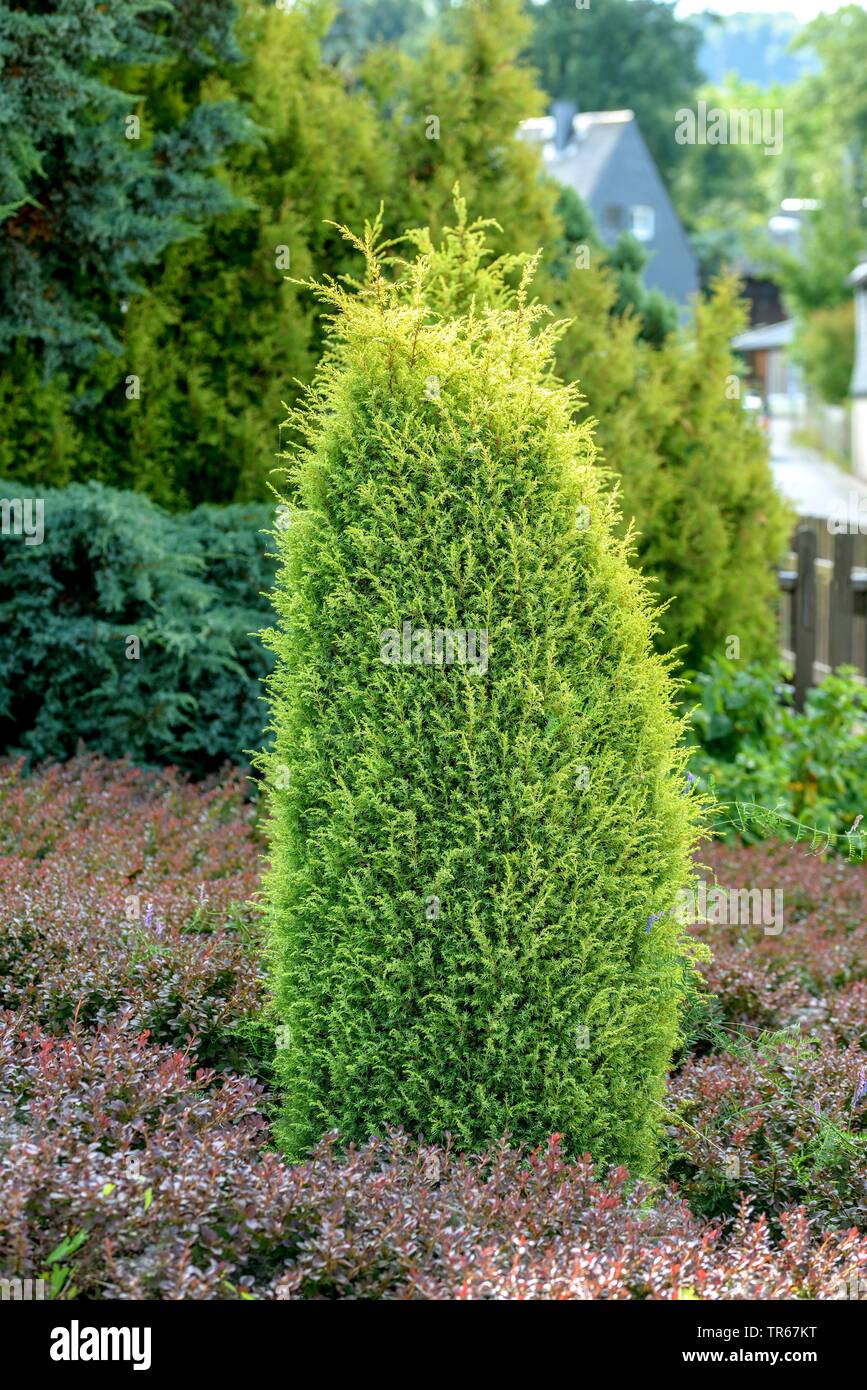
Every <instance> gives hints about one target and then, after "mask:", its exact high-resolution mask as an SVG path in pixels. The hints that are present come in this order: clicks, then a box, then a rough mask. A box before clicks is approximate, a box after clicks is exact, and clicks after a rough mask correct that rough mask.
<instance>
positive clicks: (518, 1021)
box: [262, 219, 697, 1169]
mask: <svg viewBox="0 0 867 1390" xmlns="http://www.w3.org/2000/svg"><path fill="white" fill-rule="evenodd" d="M376 234H377V233H376V228H372V229H371V228H368V230H367V234H366V237H365V240H364V247H363V249H364V250H365V252H366V255H367V261H368V275H367V279H366V282H365V283H364V285H363V286H360V287H350V288H347V289H344V288H343V287H340V286H337V285H335V284H333V283H331V284H329V285H326V286H325V287H324V288H323V289H322V293H323V295H324V296H325V297H326V298H327V299H328V300H329V301H330V304H331V308H332V310H333V313H334V324H333V327H334V337H333V341H332V346H331V349H330V351H329V353H328V354H327V356H326V359H325V360H324V361H323V363H322V365H321V367H320V370H319V372H318V375H317V378H316V381H315V383H314V386H313V388H312V390H311V392H310V393H309V395H308V398H307V400H306V402H305V404H304V406H303V407H302V409H301V410H300V411H299V412H298V413H297V418H296V419H295V421H294V423H295V424H296V426H297V427H298V428H299V429H300V430H302V431H303V434H304V438H305V440H306V445H305V447H304V450H303V453H302V456H301V457H300V458H299V459H297V460H296V465H295V469H294V480H293V489H292V496H293V497H297V498H298V499H299V501H298V503H297V505H293V506H292V507H291V508H290V509H289V510H288V511H287V512H286V513H285V514H284V521H285V525H284V526H283V527H282V528H281V529H279V530H278V532H277V539H278V545H279V552H280V570H279V577H278V582H277V587H276V590H275V595H274V601H275V607H276V611H277V622H276V624H275V626H274V628H273V629H272V630H271V631H270V632H269V633H268V634H266V639H267V641H268V642H269V644H270V645H271V646H273V648H274V650H275V652H276V655H277V666H276V671H275V674H274V676H273V678H272V680H271V683H270V691H269V694H270V700H271V708H272V723H273V728H274V733H275V747H274V752H273V754H272V755H270V756H269V757H267V758H263V760H262V761H263V768H264V770H265V772H266V775H267V779H268V782H269V787H270V802H271V822H270V834H271V858H272V862H271V868H270V872H269V875H268V878H267V905H268V912H269V917H270V928H271V949H272V966H273V973H274V984H275V995H276V1003H277V1009H278V1012H279V1015H280V1018H281V1020H282V1022H283V1024H284V1027H283V1028H282V1030H281V1044H282V1045H281V1048H280V1052H279V1067H280V1075H281V1081H282V1085H283V1090H284V1098H285V1099H284V1108H283V1114H282V1120H281V1137H282V1139H283V1142H284V1144H285V1146H286V1148H287V1150H288V1151H289V1152H290V1153H292V1154H300V1153H302V1152H303V1151H304V1150H305V1149H306V1148H307V1146H308V1145H309V1144H311V1143H312V1142H313V1141H314V1140H315V1139H316V1138H317V1137H318V1136H319V1135H320V1134H321V1133H322V1132H323V1131H324V1130H327V1129H331V1128H334V1129H337V1130H339V1131H340V1133H341V1135H342V1136H344V1138H345V1139H347V1140H363V1139H365V1138H367V1137H368V1136H369V1135H370V1134H372V1133H377V1132H379V1133H381V1132H382V1130H383V1128H384V1127H385V1126H387V1125H390V1124H401V1125H403V1126H405V1127H406V1128H408V1129H409V1130H411V1131H412V1132H415V1133H423V1134H424V1135H426V1136H428V1137H429V1138H442V1136H443V1135H444V1134H445V1133H446V1132H450V1133H451V1134H452V1135H453V1136H454V1137H455V1140H456V1142H457V1143H458V1145H459V1146H461V1147H475V1146H478V1145H482V1144H483V1143H485V1142H486V1141H487V1140H489V1139H491V1138H493V1137H495V1136H497V1135H499V1134H502V1133H503V1132H505V1131H509V1132H511V1133H512V1134H513V1135H514V1136H516V1138H518V1139H521V1140H528V1141H530V1142H536V1141H539V1140H542V1139H543V1138H544V1137H545V1136H546V1135H547V1134H549V1133H550V1132H551V1131H560V1132H562V1133H563V1134H564V1135H565V1136H566V1140H567V1142H568V1144H569V1146H570V1148H571V1149H572V1150H574V1151H584V1150H588V1151H589V1152H590V1153H592V1154H593V1155H594V1157H596V1158H597V1159H599V1160H603V1161H604V1160H617V1161H624V1162H627V1163H629V1164H631V1165H633V1166H634V1167H635V1168H637V1169H642V1168H645V1169H646V1168H647V1167H649V1166H650V1165H651V1164H652V1161H653V1155H654V1151H655V1139H656V1134H657V1131H658V1127H659V1115H660V1108H659V1104H658V1102H659V1099H660V1097H661V1095H662V1092H663V1088H664V1080H665V1074H666V1070H667V1067H668V1065H669V1062H670V1058H671V1055H672V1051H673V1048H674V1047H675V1045H676V1041H677V1038H678V1032H679V1018H680V1007H681V1002H682V997H683V992H684V988H685V984H686V980H687V975H688V972H689V969H690V967H689V965H688V964H687V961H686V959H685V956H684V954H683V944H682V941H681V939H680V927H679V925H678V923H677V921H676V919H675V918H674V917H673V916H672V915H671V914H670V913H669V909H670V908H671V907H672V904H673V903H674V901H675V896H676V893H677V891H678V889H679V888H680V887H681V886H682V885H683V884H684V882H685V881H686V879H687V877H688V873H689V858H690V850H691V847H692V844H693V842H694V839H695V821H696V817H697V804H696V803H695V802H694V801H693V798H692V797H691V796H689V795H687V794H685V778H684V772H683V762H682V754H681V753H680V752H679V751H678V749H677V740H678V733H679V728H680V726H679V722H678V718H677V716H676V714H675V712H674V708H673V704H672V683H671V679H670V676H669V673H668V669H667V666H666V662H665V660H664V659H663V658H661V657H659V656H657V655H656V654H654V652H653V650H652V643H651V636H652V631H653V627H654V622H655V618H654V610H653V606H652V603H651V601H650V599H649V597H648V591H647V589H646V587H645V583H644V581H643V579H642V577H641V576H640V575H639V574H638V573H637V572H636V571H635V570H633V569H632V568H630V565H629V563H628V558H627V554H628V551H627V545H626V543H624V542H623V541H622V540H620V539H618V538H617V536H616V532H615V524H616V521H617V515H616V504H615V502H614V501H613V499H612V496H611V494H610V491H609V489H608V487H607V482H606V478H605V475H604V474H603V473H601V471H600V470H599V469H598V467H596V466H595V465H594V452H595V451H594V444H593V438H592V433H591V429H590V427H589V425H587V424H583V425H578V426H576V425H575V424H574V423H573V418H574V410H575V404H576V394H575V389H574V388H571V387H564V386H562V385H561V384H560V383H559V382H558V381H557V380H556V378H555V377H554V376H553V374H552V355H553V350H554V346H555V343H556V340H557V336H558V333H559V332H560V329H559V327H558V326H557V325H555V324H553V323H552V322H551V321H550V320H548V321H547V322H546V319H545V310H543V309H542V308H541V307H540V306H538V305H536V304H533V303H531V302H529V300H528V294H527V286H528V282H529V279H530V275H531V272H532V269H533V266H532V263H531V264H530V265H528V267H527V269H526V273H525V275H524V281H523V285H522V288H521V290H520V291H518V292H517V294H513V295H511V296H510V295H509V294H508V292H506V293H505V298H504V297H503V293H501V291H500V290H498V292H497V293H496V294H492V295H491V299H492V300H496V301H497V307H485V305H484V302H482V303H481V304H471V305H470V308H469V311H468V312H467V313H465V314H464V315H463V316H460V317H448V316H442V315H440V314H438V313H437V312H436V311H435V309H434V308H433V307H432V306H433V305H435V304H438V303H440V302H441V300H442V289H443V284H444V282H445V281H444V277H445V279H446V281H447V277H448V274H449V263H450V259H451V260H452V262H453V264H452V267H451V268H452V271H456V268H457V264H458V263H459V262H460V261H461V260H465V259H466V257H467V256H468V255H469V256H476V257H477V258H478V260H479V261H481V260H483V255H484V253H483V252H482V251H481V249H480V248H481V246H482V241H483V236H482V232H481V231H480V228H479V225H476V226H474V227H469V228H468V227H467V226H466V223H465V221H464V220H463V219H461V222H460V225H459V227H458V228H457V229H456V230H455V231H454V232H452V233H448V234H447V235H446V238H445V241H444V243H443V245H442V246H441V247H439V248H434V247H433V246H431V244H430V242H429V241H426V239H425V238H424V236H421V237H418V236H417V237H416V242H417V246H418V249H419V250H420V255H419V257H418V259H417V260H416V261H415V262H414V263H413V264H412V265H411V266H408V267H406V269H405V271H404V273H403V274H402V275H401V276H399V277H398V281H397V283H396V284H389V283H387V281H386V279H385V278H384V275H383V265H384V262H385V259H386V257H385V254H384V251H383V250H382V249H381V248H380V249H377V247H376ZM500 269H501V268H498V267H497V266H494V267H491V266H487V268H486V274H487V276H488V277H490V276H493V277H494V278H496V277H497V276H498V275H499V274H500ZM482 300H484V295H483V296H482ZM296 489H297V490H296ZM405 622H409V623H410V624H411V625H412V629H413V630H416V631H421V630H424V629H429V630H431V631H435V630H436V629H440V628H444V629H450V630H452V631H457V630H462V629H463V630H469V631H472V632H477V633H479V634H481V633H482V632H484V633H486V634H487V640H488V660H487V662H486V663H481V662H479V663H477V665H476V667H475V668H474V667H472V666H471V665H470V664H469V662H467V663H461V661H460V660H456V661H454V662H453V663H452V664H448V663H445V662H444V663H443V664H436V662H435V661H432V662H431V663H430V664H425V662H424V661H423V660H422V661H420V662H412V661H410V662H409V663H407V664H404V662H403V660H400V661H399V662H397V663H396V664H394V663H391V662H387V661H384V660H383V659H382V657H383V652H384V650H385V646H384V641H383V634H384V633H387V632H388V630H390V629H396V630H398V632H400V631H402V626H403V624H404V623H405ZM479 641H481V639H479ZM417 652H418V654H419V655H420V656H423V655H424V649H423V643H419V644H418V647H417ZM484 666H486V669H484ZM649 919H650V921H651V925H650V927H648V921H649ZM654 919H656V920H654Z"/></svg>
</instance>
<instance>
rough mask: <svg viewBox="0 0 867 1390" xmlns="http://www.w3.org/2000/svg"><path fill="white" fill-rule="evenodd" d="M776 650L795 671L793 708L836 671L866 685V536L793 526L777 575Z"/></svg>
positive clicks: (814, 524) (821, 524) (822, 526)
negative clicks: (847, 669) (850, 671)
mask: <svg viewBox="0 0 867 1390" xmlns="http://www.w3.org/2000/svg"><path fill="white" fill-rule="evenodd" d="M780 589H781V591H782V602H781V605H780V609H781V611H780V646H781V648H782V652H783V656H784V657H785V658H786V660H787V661H789V662H790V663H791V664H792V665H793V667H794V671H795V704H796V706H797V708H798V709H802V708H803V704H804V699H805V697H806V694H807V691H808V690H809V688H810V686H811V685H818V684H819V683H820V681H821V680H822V679H823V677H824V676H826V675H827V674H828V672H829V671H833V670H835V669H836V667H838V666H844V665H847V666H856V667H857V668H858V670H859V671H860V673H861V677H862V679H864V680H867V536H863V535H860V534H851V533H848V532H847V533H845V534H842V535H833V534H832V533H831V532H830V531H829V530H828V523H827V522H826V521H822V520H818V519H817V518H815V517H804V518H802V520H801V521H800V522H799V524H798V529H797V531H796V532H795V535H794V538H793V541H792V550H791V551H790V553H789V559H788V562H787V568H785V569H783V570H781V571H780Z"/></svg>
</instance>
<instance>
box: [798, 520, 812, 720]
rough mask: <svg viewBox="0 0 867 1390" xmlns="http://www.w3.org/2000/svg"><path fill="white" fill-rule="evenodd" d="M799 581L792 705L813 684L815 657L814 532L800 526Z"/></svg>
mask: <svg viewBox="0 0 867 1390" xmlns="http://www.w3.org/2000/svg"><path fill="white" fill-rule="evenodd" d="M795 553H796V555H797V557H798V581H797V588H796V590H795V611H796V614H797V616H796V619H795V624H796V626H795V707H796V708H797V709H803V708H804V701H805V700H806V698H807V691H808V690H809V689H810V686H811V685H812V684H813V663H814V662H815V660H816V532H815V531H814V530H813V528H812V526H799V527H798V530H797V532H796V533H795Z"/></svg>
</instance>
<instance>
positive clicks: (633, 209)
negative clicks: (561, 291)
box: [518, 102, 699, 314]
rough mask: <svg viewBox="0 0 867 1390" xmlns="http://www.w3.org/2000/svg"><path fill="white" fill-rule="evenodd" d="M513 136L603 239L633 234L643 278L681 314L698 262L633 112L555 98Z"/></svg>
mask: <svg viewBox="0 0 867 1390" xmlns="http://www.w3.org/2000/svg"><path fill="white" fill-rule="evenodd" d="M518 133H519V136H520V138H521V139H523V140H528V141H531V142H532V143H534V144H538V145H540V146H541V148H542V156H543V159H544V163H545V170H546V172H547V173H548V174H550V175H551V177H552V178H554V179H556V180H557V181H558V182H559V183H562V184H566V185H568V186H569V187H570V188H573V189H574V190H575V192H576V193H577V194H578V196H579V197H580V198H581V200H582V202H583V203H584V204H585V205H586V207H587V208H588V209H589V211H590V213H591V215H592V217H593V220H594V222H595V224H596V228H597V231H598V233H599V236H600V238H601V240H602V241H604V242H605V244H606V245H607V246H613V245H614V243H615V242H616V241H617V238H618V237H619V236H620V234H621V232H631V233H632V235H633V236H634V237H635V238H636V239H637V240H638V241H639V242H641V244H642V246H643V247H644V249H645V251H646V252H647V255H648V262H647V265H646V266H645V269H644V282H645V284H646V285H647V286H648V288H651V289H653V288H656V289H660V290H662V291H663V293H664V294H667V295H668V296H669V298H671V299H673V300H674V301H675V302H676V303H677V304H679V305H680V306H681V310H682V312H683V314H685V313H686V311H687V309H688V307H689V303H690V298H691V296H693V295H694V294H696V293H697V292H698V288H699V278H698V265H697V262H696V259H695V256H694V255H693V252H692V249H691V247H690V245H689V242H688V241H687V239H686V233H685V232H684V230H683V226H682V225H681V222H680V218H679V217H678V215H677V213H676V212H675V210H674V206H673V204H672V201H671V199H670V198H669V196H668V193H667V191H666V188H665V184H664V183H663V181H662V178H661V177H660V174H659V170H658V169H657V167H656V164H655V163H654V161H653V157H652V155H651V153H650V151H649V150H648V148H647V146H646V145H645V143H644V139H643V137H642V134H641V131H640V130H639V129H638V122H637V121H636V119H635V113H634V112H632V111H583V112H580V113H579V114H575V107H574V106H573V105H571V104H570V103H567V102H555V103H554V106H553V107H552V114H551V115H550V116H539V117H535V118H534V119H532V120H528V121H522V123H521V126H520V129H519V132H518Z"/></svg>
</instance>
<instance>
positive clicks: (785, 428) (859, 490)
mask: <svg viewBox="0 0 867 1390" xmlns="http://www.w3.org/2000/svg"><path fill="white" fill-rule="evenodd" d="M769 439H770V446H771V468H772V469H773V474H774V482H775V483H776V485H777V487H778V488H779V490H780V492H781V493H782V494H783V496H784V497H786V498H788V500H789V501H790V502H791V504H792V506H793V507H794V509H795V511H796V512H797V513H798V515H799V516H817V517H834V518H835V519H836V518H840V519H843V518H846V519H848V521H849V523H850V525H854V527H855V528H857V527H858V525H859V523H860V527H861V530H862V532H864V533H867V481H865V480H864V479H863V478H856V477H855V475H854V474H853V473H845V472H844V471H843V469H842V468H839V467H838V466H837V464H836V463H831V462H830V461H829V460H828V459H826V458H823V457H822V455H821V454H818V453H817V452H816V451H815V450H814V449H807V448H804V446H803V445H801V444H793V443H792V440H791V424H790V422H789V421H788V420H786V419H772V420H771V424H770V430H769Z"/></svg>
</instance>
